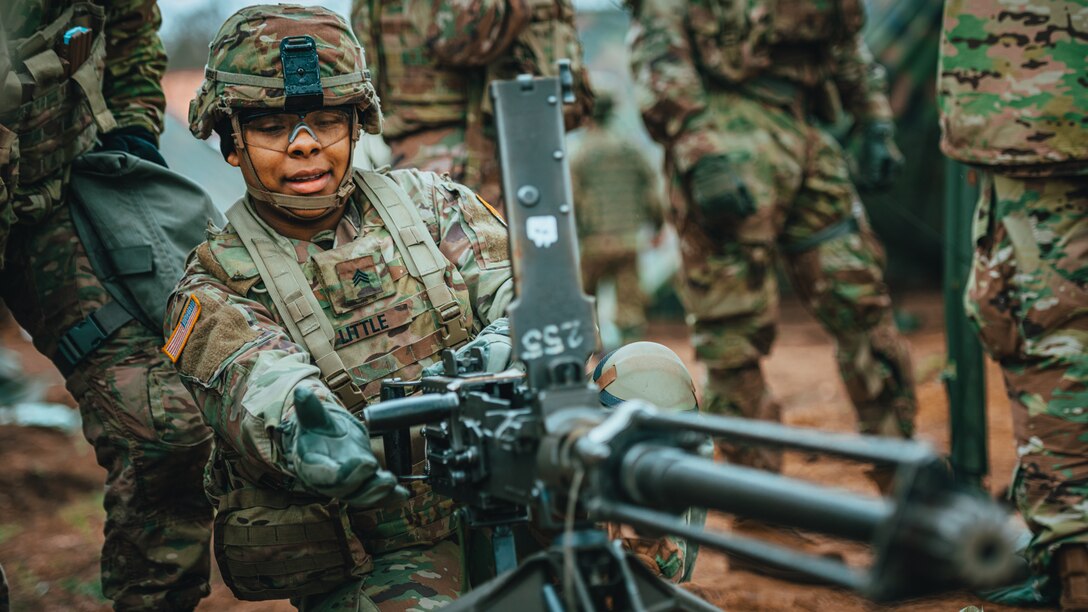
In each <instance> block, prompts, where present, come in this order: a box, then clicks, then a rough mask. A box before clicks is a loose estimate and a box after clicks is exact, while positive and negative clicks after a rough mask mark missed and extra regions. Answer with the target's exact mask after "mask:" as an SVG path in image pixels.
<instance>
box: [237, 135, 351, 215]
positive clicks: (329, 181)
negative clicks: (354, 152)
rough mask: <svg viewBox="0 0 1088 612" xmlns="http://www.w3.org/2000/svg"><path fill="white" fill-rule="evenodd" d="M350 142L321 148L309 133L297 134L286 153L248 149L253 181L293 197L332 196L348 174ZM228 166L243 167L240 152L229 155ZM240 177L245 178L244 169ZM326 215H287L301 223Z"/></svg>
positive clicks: (303, 211) (300, 211) (293, 212)
mask: <svg viewBox="0 0 1088 612" xmlns="http://www.w3.org/2000/svg"><path fill="white" fill-rule="evenodd" d="M352 142H353V141H352V139H351V138H342V139H340V140H339V141H337V142H333V143H330V144H327V145H322V144H321V142H319V140H318V139H316V138H314V137H313V134H312V133H311V132H310V131H308V130H299V132H298V134H297V135H296V136H295V138H294V139H293V140H292V141H291V142H290V143H288V144H287V148H286V150H280V151H277V150H274V149H267V148H261V147H257V146H249V147H246V151H247V152H248V153H249V159H250V161H252V162H253V169H254V170H255V171H256V172H257V177H256V178H258V179H260V184H261V185H263V186H264V188H265V189H267V190H269V191H271V192H273V193H282V194H285V195H293V196H310V195H331V194H333V193H336V189H337V188H338V187H339V186H340V182H341V181H342V180H343V178H344V174H345V173H347V172H348V164H349V161H350V157H351V145H352ZM227 162H228V163H229V164H231V165H232V166H238V167H242V159H241V154H240V152H239V151H237V150H235V151H233V152H231V153H230V154H229V155H228V156H227ZM242 174H243V176H245V175H246V174H247V173H246V172H245V169H244V167H243V172H242ZM245 179H246V182H252V181H253V180H254V177H250V176H245ZM328 212H329V209H318V210H306V209H297V208H292V209H290V210H289V214H291V215H293V216H296V217H299V218H303V219H312V218H316V217H321V216H324V215H325V214H327V213H328Z"/></svg>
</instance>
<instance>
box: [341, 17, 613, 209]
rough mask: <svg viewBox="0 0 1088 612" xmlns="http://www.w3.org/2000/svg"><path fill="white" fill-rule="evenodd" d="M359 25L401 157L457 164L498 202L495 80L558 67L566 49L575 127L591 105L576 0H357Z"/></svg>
mask: <svg viewBox="0 0 1088 612" xmlns="http://www.w3.org/2000/svg"><path fill="white" fill-rule="evenodd" d="M352 25H353V27H354V28H355V33H356V34H357V35H358V36H359V39H360V40H361V41H362V43H363V48H364V49H366V50H367V52H368V53H370V55H371V57H372V58H373V61H372V62H371V66H370V69H371V71H372V72H373V74H374V79H375V86H376V87H377V90H378V95H379V96H381V100H382V110H383V112H384V113H385V127H384V130H383V133H384V137H385V139H386V142H387V143H388V144H389V146H390V148H391V149H392V153H393V167H394V168H418V169H420V170H427V171H432V172H436V173H438V174H444V173H448V174H449V175H450V176H451V177H452V178H453V179H454V180H456V181H459V182H462V183H464V184H466V185H469V186H470V187H472V188H474V189H476V190H477V192H478V193H479V194H480V195H481V196H482V197H483V198H484V200H486V201H487V202H491V203H494V204H495V205H496V207H497V208H498V209H499V210H502V204H501V201H502V185H501V177H500V176H499V162H498V151H497V148H496V141H495V134H494V128H493V126H492V124H491V102H490V99H489V98H488V95H487V85H488V83H490V82H491V81H493V80H496V79H510V78H514V77H515V76H517V75H518V74H522V73H526V74H535V75H542V76H551V75H553V74H555V62H556V60H558V59H561V58H567V59H570V60H571V63H572V69H573V73H574V79H575V88H576V91H575V94H576V96H577V101H576V103H575V104H574V105H571V106H567V107H565V108H564V113H565V119H566V126H567V129H574V128H575V127H578V126H579V125H580V124H581V123H582V121H583V119H584V118H585V117H586V116H587V115H588V111H589V109H590V108H592V104H593V96H592V93H591V92H590V90H589V84H588V80H587V77H586V73H585V70H584V69H583V67H582V63H581V61H582V47H581V44H580V43H579V41H578V36H577V32H576V31H575V28H574V7H573V6H572V4H571V1H570V0H470V1H469V2H448V1H444V2H431V1H430V0H379V1H376V2H375V1H372V0H355V1H354V2H353V4H352Z"/></svg>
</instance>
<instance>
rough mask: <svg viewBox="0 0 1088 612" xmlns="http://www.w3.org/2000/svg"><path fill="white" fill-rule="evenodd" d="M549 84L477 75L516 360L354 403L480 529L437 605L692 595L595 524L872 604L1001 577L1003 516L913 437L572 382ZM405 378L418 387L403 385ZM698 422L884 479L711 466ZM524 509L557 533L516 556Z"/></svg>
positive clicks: (458, 365) (576, 320) (622, 606)
mask: <svg viewBox="0 0 1088 612" xmlns="http://www.w3.org/2000/svg"><path fill="white" fill-rule="evenodd" d="M564 83H567V84H568V85H569V83H570V79H569V78H566V79H565V78H563V76H562V66H561V67H560V78H534V77H532V76H529V75H523V76H519V77H518V78H517V79H516V80H513V81H499V82H495V83H492V85H491V97H492V101H493V103H494V104H493V107H494V126H495V129H496V132H497V134H498V136H499V153H500V161H501V165H502V171H503V192H504V200H505V203H506V209H507V221H508V223H509V230H510V241H511V243H510V244H511V250H510V254H511V261H512V264H513V270H514V284H515V293H516V297H515V299H514V301H513V302H511V304H510V305H509V306H508V308H507V315H508V316H509V319H510V329H511V343H512V347H513V349H514V355H515V361H516V362H518V363H519V364H520V365H522V366H524V371H523V372H520V371H517V370H514V369H511V370H508V371H505V372H499V373H485V372H480V371H479V367H480V364H481V363H482V362H483V360H482V359H473V358H464V359H460V358H457V357H456V356H455V355H454V353H452V352H450V351H447V352H446V353H445V354H444V355H443V362H444V370H445V371H444V374H443V375H442V376H434V377H426V378H424V379H422V380H419V381H385V382H384V383H383V401H382V402H381V403H380V404H378V405H374V406H370V407H368V408H366V410H365V411H364V413H363V418H364V419H365V420H366V422H367V424H368V426H369V428H370V429H371V431H374V432H379V431H381V432H385V436H386V442H387V446H388V447H389V448H390V449H391V450H392V452H391V453H388V454H387V460H388V459H389V458H390V457H389V456H388V455H396V454H397V453H402V452H403V451H404V450H405V449H407V448H408V447H409V446H410V444H409V443H408V440H409V432H408V429H409V428H411V427H415V426H422V427H421V429H420V431H421V432H422V436H423V438H424V439H425V441H426V457H427V473H426V475H425V477H426V478H427V479H428V481H429V483H430V485H431V487H432V488H433V490H434V491H435V492H436V493H438V494H440V495H445V496H448V497H451V498H452V499H454V500H455V501H457V502H458V503H460V504H462V506H463V507H464V511H465V517H466V519H467V524H468V525H469V526H470V527H472V526H488V527H493V528H494V530H493V534H494V535H495V538H494V541H493V553H494V559H495V562H496V567H499V568H501V569H509V570H510V571H506V572H505V573H502V574H501V575H500V576H498V577H497V578H495V579H494V580H492V581H490V582H487V583H486V584H484V585H480V586H477V587H476V588H474V589H473V590H472V591H471V592H469V593H468V594H467V595H465V596H464V597H462V598H461V599H459V600H458V601H457V602H455V603H454V604H453V605H452V606H450V607H449V608H448V609H449V610H451V612H452V611H463V610H472V611H476V610H480V611H484V610H507V609H518V610H521V611H522V612H532V611H535V610H548V611H549V612H552V611H555V610H569V611H570V612H575V611H576V610H581V611H584V612H590V611H596V610H636V611H639V610H685V611H689V610H707V609H710V607H709V605H708V604H706V603H705V602H701V601H698V600H696V599H695V598H694V597H693V596H692V595H691V594H689V593H686V592H685V591H683V590H681V589H676V588H675V587H674V586H672V585H669V584H666V583H664V582H663V581H662V580H660V579H659V578H657V577H656V576H654V575H653V574H652V573H651V572H650V570H649V569H647V568H646V567H645V566H643V565H642V564H641V563H640V562H639V561H637V560H636V559H635V558H634V557H633V556H631V555H628V554H625V553H624V552H623V551H622V550H621V549H620V548H619V546H618V544H616V543H609V541H608V538H607V536H606V534H605V533H604V532H603V531H602V530H601V529H600V524H601V523H602V522H605V521H616V522H622V523H626V524H628V525H632V526H634V527H636V528H639V529H640V530H645V531H646V532H647V533H651V534H674V535H677V536H681V537H684V538H687V539H688V540H689V541H691V542H697V543H700V544H702V545H704V546H707V547H711V548H715V549H718V550H721V551H725V552H727V553H730V554H733V555H742V556H744V557H747V558H749V559H752V560H755V561H759V562H763V563H765V564H767V565H772V566H776V567H779V568H784V569H790V570H794V571H796V572H799V573H803V574H806V575H808V576H810V577H813V578H816V579H818V580H820V581H822V582H825V583H828V584H833V585H838V586H842V587H846V588H850V589H853V590H856V591H859V592H862V593H863V594H865V595H867V596H869V597H871V598H874V599H890V598H895V597H901V596H906V595H918V594H921V593H925V592H932V591H935V590H939V589H944V588H949V587H962V586H967V587H982V586H990V585H993V584H995V583H998V582H1001V581H1002V580H1004V579H1006V578H1007V577H1008V576H1009V574H1010V572H1011V571H1012V569H1013V568H1014V567H1015V566H1016V564H1015V563H1014V562H1013V554H1012V553H1013V549H1014V537H1013V536H1012V534H1011V533H1010V532H1009V530H1008V528H1007V516H1006V514H1005V513H1004V511H1003V510H1001V509H1000V508H999V507H998V506H997V505H996V504H995V503H994V502H993V501H992V500H989V499H985V498H979V497H976V496H973V495H972V494H969V493H965V492H962V491H961V490H960V489H958V488H957V487H956V485H955V483H954V482H953V481H952V479H951V477H950V475H949V473H948V471H947V469H946V467H945V465H944V464H943V462H942V461H941V460H940V458H939V457H938V456H937V455H936V454H935V453H934V452H933V451H932V450H931V449H929V448H928V447H927V446H926V445H924V444H921V443H918V442H910V441H903V440H889V439H883V438H873V437H865V436H845V435H838V434H828V433H823V432H817V431H813V430H804V429H797V428H790V427H785V426H781V425H777V424H771V423H766V422H757V421H749V420H741V419H733V418H726V417H716V416H709V415H692V414H678V413H666V412H663V411H661V410H658V409H657V408H655V407H653V406H650V405H648V404H644V403H640V402H625V403H622V404H620V405H618V406H614V407H612V408H608V409H606V408H604V407H603V406H602V405H601V403H600V399H599V396H598V390H597V389H596V387H595V386H593V385H591V384H589V382H588V381H587V379H586V376H585V363H586V361H587V359H588V358H589V355H590V354H591V353H592V352H593V350H594V345H595V336H596V331H595V326H594V322H593V308H592V303H591V302H590V300H589V299H588V298H587V297H586V296H585V295H584V294H583V293H582V289H581V286H582V283H581V280H580V278H579V266H578V245H577V239H576V235H575V225H574V216H573V215H574V202H573V194H572V192H571V187H570V176H569V169H568V168H567V166H566V151H565V146H564V142H563V138H564V132H563V116H562V101H564V100H566V99H568V98H570V95H569V94H570V92H569V91H565V90H564V89H563V84H564ZM568 89H569V87H568ZM416 391H418V392H421V393H422V395H421V396H416V397H404V396H405V395H406V394H407V393H408V392H416ZM398 398H399V399H398ZM708 436H714V437H717V438H723V439H726V440H730V441H733V442H739V443H745V444H757V445H772V446H777V447H782V448H787V449H794V450H801V451H806V452H817V453H822V454H825V455H830V456H834V457H840V458H845V459H849V460H853V461H859V462H864V463H870V464H876V465H879V466H881V467H883V468H886V469H889V470H891V469H894V471H895V488H894V491H893V492H892V494H891V495H890V496H888V497H865V496H860V495H856V494H852V493H849V492H846V491H841V490H837V489H832V488H829V487H823V486H820V485H816V484H813V483H807V482H803V481H800V480H796V479H791V478H787V477H785V476H781V475H778V474H772V473H767V472H761V471H758V470H753V469H749V468H745V467H740V466H734V465H725V464H718V463H714V462H713V461H710V460H709V459H707V458H705V457H702V456H700V455H699V454H698V452H697V449H698V448H700V447H701V446H703V445H704V443H705V442H706V440H707V437H708ZM398 449H399V450H398ZM394 459H395V457H394ZM395 463H396V464H398V465H399V466H400V468H399V469H395V470H394V471H395V472H396V473H398V474H400V475H404V474H407V473H408V471H407V467H410V466H411V462H410V461H405V460H404V459H403V458H401V460H399V461H395ZM405 477H406V478H410V477H412V476H405ZM689 507H695V508H709V509H715V510H720V511H723V512H727V513H731V514H735V515H737V516H743V517H752V518H756V519H761V520H765V521H769V522H774V523H779V524H782V525H787V526H794V527H798V528H802V529H806V530H811V531H817V532H822V533H826V534H829V535H832V536H836V537H841V538H846V539H850V540H856V541H861V542H867V543H869V544H870V545H871V547H872V552H873V559H874V560H873V562H872V564H871V565H870V566H869V567H866V568H855V567H850V566H848V565H846V564H845V563H842V562H839V561H836V560H832V559H826V558H822V557H816V556H812V555H808V554H803V553H799V552H798V551H793V550H788V549H784V548H781V547H777V546H774V545H772V544H769V543H766V542H763V541H760V540H755V539H752V538H746V537H741V536H737V535H733V534H728V533H717V532H711V531H707V530H703V529H700V528H696V527H692V526H691V525H689V524H687V523H685V522H684V521H683V520H681V518H680V515H681V513H682V512H684V511H685V510H686V509H688V508H689ZM530 520H531V521H533V522H534V523H535V525H536V526H537V527H538V528H539V529H540V530H542V531H543V532H549V531H550V532H553V533H556V534H559V535H558V536H557V539H556V544H555V545H554V546H553V547H552V548H549V549H547V550H545V551H543V552H541V553H538V554H535V555H532V556H529V557H525V558H522V559H520V560H519V561H520V563H517V564H515V563H513V562H512V561H511V560H512V559H513V558H514V552H513V550H512V548H513V537H511V536H510V532H511V525H513V524H515V523H519V522H525V521H530ZM515 565H516V567H515ZM561 595H562V596H561Z"/></svg>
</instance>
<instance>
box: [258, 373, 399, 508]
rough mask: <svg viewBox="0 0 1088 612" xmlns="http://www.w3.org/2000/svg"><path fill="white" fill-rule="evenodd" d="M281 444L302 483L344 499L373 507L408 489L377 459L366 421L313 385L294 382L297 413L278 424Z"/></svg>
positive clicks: (361, 505)
mask: <svg viewBox="0 0 1088 612" xmlns="http://www.w3.org/2000/svg"><path fill="white" fill-rule="evenodd" d="M280 428H281V432H282V433H283V449H284V453H285V455H286V457H287V460H288V461H289V462H290V464H291V467H292V468H293V469H294V471H295V475H296V476H298V479H299V480H300V481H302V483H303V484H304V485H306V486H307V487H309V488H311V489H313V490H314V491H317V492H318V493H321V494H323V495H328V496H329V497H335V498H336V499H339V500H341V501H343V502H345V503H348V504H351V505H354V506H360V507H363V508H372V507H375V506H383V505H386V504H388V503H390V502H391V501H394V500H395V499H397V498H400V499H406V498H407V497H408V492H407V491H406V490H405V489H404V488H403V487H400V486H398V485H397V479H396V478H395V477H394V476H393V474H391V473H390V472H387V471H385V470H383V469H381V467H380V466H379V464H378V459H377V458H376V457H375V456H374V453H373V451H371V450H370V437H369V436H368V435H367V433H366V427H364V426H363V424H362V422H360V421H359V420H358V419H356V418H355V417H353V416H352V415H351V414H349V413H348V412H347V411H346V410H344V409H343V408H340V407H339V406H325V405H323V404H322V403H321V400H319V399H317V396H316V395H314V393H313V391H311V390H309V389H306V388H303V387H295V414H294V417H293V418H289V419H288V420H287V421H286V422H285V423H284V424H283V425H281V426H280Z"/></svg>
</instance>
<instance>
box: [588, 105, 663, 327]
mask: <svg viewBox="0 0 1088 612" xmlns="http://www.w3.org/2000/svg"><path fill="white" fill-rule="evenodd" d="M612 106H613V101H612V98H611V96H608V95H598V97H597V102H596V105H595V106H594V109H593V123H592V124H590V126H589V127H588V128H587V129H586V132H585V134H584V135H583V136H582V140H581V142H580V143H579V146H578V151H577V152H576V153H575V154H574V156H573V157H572V158H571V164H570V165H571V181H572V183H573V187H574V201H575V203H576V204H577V206H578V211H577V212H578V215H577V217H576V219H577V221H578V243H579V247H580V248H581V253H582V282H583V283H584V284H585V287H586V293H588V294H590V295H596V294H597V287H598V286H599V285H600V284H601V283H602V282H604V281H607V280H609V279H611V280H612V281H614V282H615V285H616V326H617V327H619V329H620V333H621V334H622V336H623V341H624V342H630V341H632V340H637V339H638V338H640V337H641V336H642V333H643V331H645V328H646V296H645V295H644V294H643V292H642V288H641V287H640V286H639V280H638V246H639V245H638V232H639V230H640V229H641V228H642V225H643V224H645V223H647V222H649V223H651V224H653V228H654V231H655V232H657V231H660V230H661V225H662V223H663V222H664V204H663V202H662V201H661V197H660V192H659V189H660V185H659V184H658V180H657V173H656V172H654V170H653V168H652V167H651V166H650V164H649V162H647V161H646V158H645V157H643V156H642V153H641V152H640V151H639V150H638V147H637V146H636V145H635V144H634V143H633V142H631V141H630V140H628V139H626V138H624V137H623V136H621V135H620V134H619V133H618V131H617V130H616V129H615V128H614V127H612V126H611V125H610V122H611V120H612V119H613V118H614V115H613V111H612Z"/></svg>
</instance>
